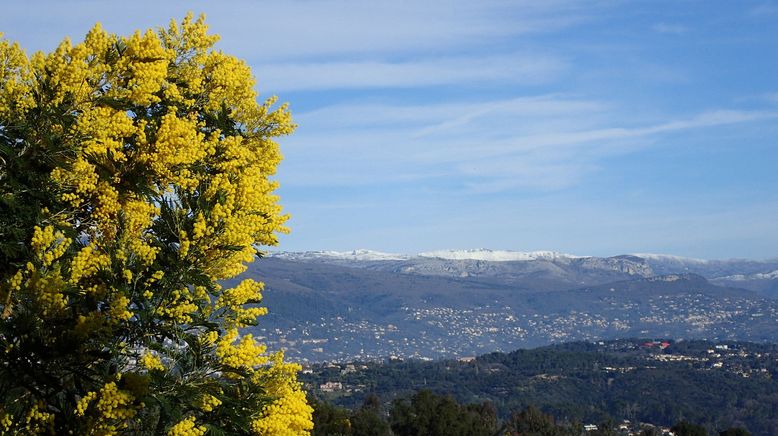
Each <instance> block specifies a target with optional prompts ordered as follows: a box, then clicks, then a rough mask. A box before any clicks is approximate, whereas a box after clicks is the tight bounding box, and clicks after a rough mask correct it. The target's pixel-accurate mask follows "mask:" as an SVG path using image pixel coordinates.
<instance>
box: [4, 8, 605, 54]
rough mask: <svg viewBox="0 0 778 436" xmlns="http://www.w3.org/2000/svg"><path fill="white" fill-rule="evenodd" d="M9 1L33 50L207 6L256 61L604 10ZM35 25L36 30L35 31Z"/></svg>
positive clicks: (10, 19)
mask: <svg viewBox="0 0 778 436" xmlns="http://www.w3.org/2000/svg"><path fill="white" fill-rule="evenodd" d="M30 7H31V5H30V4H28V3H25V2H18V3H17V2H10V3H8V4H4V5H3V14H2V16H0V28H2V29H3V30H4V32H6V34H7V36H8V37H10V38H12V39H19V40H21V41H22V43H23V45H24V46H25V47H27V48H31V49H35V50H37V49H45V50H50V49H52V48H53V47H54V46H56V44H57V43H58V42H59V41H60V40H61V38H62V37H63V36H64V35H66V34H68V35H70V36H71V37H73V38H74V39H80V38H82V37H83V35H84V34H85V33H86V32H87V31H88V29H89V28H90V27H91V26H92V25H93V24H94V23H95V22H96V21H101V22H102V23H103V24H104V27H105V28H107V29H109V30H111V31H114V32H117V33H121V34H126V33H129V32H131V31H132V30H134V29H136V28H146V27H150V26H151V27H154V26H160V25H166V24H167V23H168V21H169V20H170V19H171V18H177V19H180V18H181V17H183V16H184V15H185V14H186V12H187V11H190V10H191V11H194V12H195V13H200V12H204V13H206V15H207V17H208V23H209V25H210V27H211V29H212V30H213V31H214V32H216V33H219V34H221V35H222V37H223V39H222V42H221V43H220V46H221V47H222V48H223V49H224V50H225V51H228V52H230V53H233V54H236V55H238V56H240V57H242V58H246V59H248V60H249V61H250V62H251V63H255V62H266V61H267V60H268V59H300V58H310V57H322V56H337V55H342V54H371V55H375V54H376V53H407V52H409V51H410V52H419V51H425V52H430V51H436V50H439V49H441V48H444V49H445V50H449V49H451V48H452V47H457V48H459V49H461V48H465V47H473V46H479V45H483V44H488V43H490V42H495V41H498V40H501V39H504V38H508V37H512V36H516V35H526V34H533V33H543V32H550V31H554V30H557V29H559V28H561V27H565V26H569V25H571V24H573V23H576V22H578V21H579V20H581V19H582V18H583V17H584V16H585V14H589V13H592V12H591V11H592V10H593V9H594V8H595V7H596V6H595V7H593V6H592V5H587V6H586V7H584V6H582V5H578V4H577V2H574V1H571V0H548V1H543V2H536V1H531V0H521V1H513V2H506V1H478V2H471V1H458V2H449V1H443V0H431V1H425V2H415V1H402V0H376V1H369V2H363V1H356V0H349V1H343V0H327V1H288V2H259V1H251V0H238V1H220V2H212V1H205V0H200V1H186V2H185V1H166V2H158V1H155V2H152V1H148V0H146V1H143V0H137V1H132V2H101V1H96V0H75V1H45V2H43V1H41V2H37V3H36V4H35V9H36V12H35V13H34V14H31V13H30V12H29V11H30ZM29 29H35V32H30V31H29Z"/></svg>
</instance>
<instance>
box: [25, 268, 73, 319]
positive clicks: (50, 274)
mask: <svg viewBox="0 0 778 436" xmlns="http://www.w3.org/2000/svg"><path fill="white" fill-rule="evenodd" d="M65 286H66V282H65V279H64V278H63V277H62V275H61V274H60V271H59V269H58V268H56V269H54V270H53V271H47V272H43V273H35V274H33V275H32V277H31V278H30V280H29V281H28V282H27V287H28V290H29V291H30V292H32V294H33V296H34V299H35V301H36V302H37V303H38V305H39V307H40V311H41V312H42V314H43V315H45V316H49V315H54V314H57V313H59V312H60V311H62V309H64V308H65V307H66V306H67V302H68V300H67V298H66V297H65V295H64V294H63V293H62V290H63V289H65Z"/></svg>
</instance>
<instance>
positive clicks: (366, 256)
mask: <svg viewBox="0 0 778 436" xmlns="http://www.w3.org/2000/svg"><path fill="white" fill-rule="evenodd" d="M269 256H270V257H277V258H279V259H287V260H328V259H329V260H352V261H360V262H372V261H381V260H406V259H409V258H410V257H412V256H408V255H404V254H394V253H383V252H380V251H373V250H364V249H360V250H351V251H329V250H327V251H297V252H295V251H279V252H274V253H270V255H269Z"/></svg>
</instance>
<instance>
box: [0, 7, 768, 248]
mask: <svg viewBox="0 0 778 436" xmlns="http://www.w3.org/2000/svg"><path fill="white" fill-rule="evenodd" d="M188 10H192V11H194V12H195V13H199V12H204V13H205V14H206V16H207V18H208V23H209V25H210V27H211V30H212V31H213V32H215V33H219V34H221V36H222V40H221V42H220V43H219V48H221V49H222V50H224V51H226V52H229V53H231V54H234V55H236V56H238V57H240V58H243V59H245V60H246V61H247V62H248V63H249V64H250V65H251V66H252V67H253V69H254V73H255V75H256V77H257V80H258V88H259V91H260V94H261V95H263V96H268V95H273V94H275V95H278V96H279V97H280V99H281V100H282V101H288V102H289V103H290V104H291V107H292V110H293V113H294V114H295V119H296V121H297V122H298V123H299V125H300V127H299V129H298V131H297V132H296V133H295V134H294V135H293V136H291V137H288V138H284V139H283V140H282V141H281V143H282V150H283V152H284V155H285V161H284V163H283V164H282V165H281V167H280V169H279V173H278V176H277V178H278V180H279V181H280V183H281V186H282V188H281V189H280V191H279V193H280V195H281V196H282V203H283V205H284V207H285V208H286V210H287V211H288V212H289V213H291V215H292V220H291V221H290V223H289V224H290V226H291V228H292V233H291V234H290V235H288V236H284V237H282V239H281V247H280V248H281V249H283V250H318V249H328V250H349V249H355V248H369V249H375V250H381V251H390V252H403V253H413V252H418V251H426V250H433V249H443V248H478V247H488V248H495V249H512V250H521V251H529V250H541V249H542V250H556V251H562V252H568V253H574V254H581V255H615V254H620V253H631V252H657V253H671V254H677V255H684V256H693V257H701V258H732V257H741V258H757V259H760V258H772V257H776V256H778V189H776V188H778V171H776V167H777V165H776V164H778V56H777V55H776V54H777V53H778V2H769V1H748V0H742V1H729V0H721V1H684V0H675V1H661V0H646V1H617V0H612V1H590V2H581V1H566V0H543V1H540V0H537V1H521V0H517V1H476V2H474V1H449V2H442V1H425V2H416V1H400V0H390V1H370V2H365V1H327V2H323V1H304V2H274V3H271V2H249V1H242V2H234V1H223V2H196V1H195V2H192V1H188V2H176V1H165V2H162V1H156V2H146V1H131V2H103V1H63V0H59V1H56V2H53V1H52V2H48V1H47V2H43V1H27V2H14V3H11V4H4V5H3V14H0V32H3V33H5V37H6V38H8V39H11V40H17V41H19V42H20V43H21V44H22V45H23V46H24V47H25V48H27V49H28V51H33V50H39V49H42V50H50V49H52V48H54V47H55V46H56V44H57V43H58V42H59V40H60V39H61V38H62V37H64V36H65V35H68V36H70V37H71V38H72V39H75V40H80V39H81V38H82V37H83V35H84V34H85V33H86V32H87V30H88V29H89V28H90V27H91V26H92V25H93V24H94V22H96V21H100V22H101V23H102V24H103V26H104V27H105V28H107V29H108V30H109V31H112V32H115V33H120V34H127V33H129V32H131V31H132V30H134V29H137V28H147V27H156V26H160V25H165V24H166V23H167V22H168V20H169V19H170V18H174V17H176V18H181V17H183V16H184V15H185V13H186V11H188Z"/></svg>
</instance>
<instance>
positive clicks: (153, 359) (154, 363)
mask: <svg viewBox="0 0 778 436" xmlns="http://www.w3.org/2000/svg"><path fill="white" fill-rule="evenodd" d="M140 364H141V365H143V367H144V368H146V369H148V370H149V371H165V370H166V369H167V368H165V365H163V364H162V359H160V358H159V356H157V355H156V354H153V353H151V352H146V353H145V354H144V355H143V356H142V357H141V358H140Z"/></svg>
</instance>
